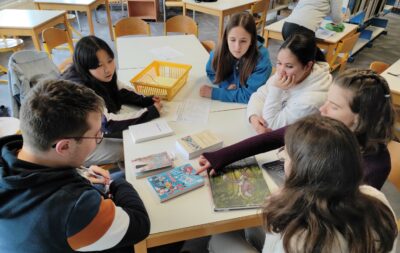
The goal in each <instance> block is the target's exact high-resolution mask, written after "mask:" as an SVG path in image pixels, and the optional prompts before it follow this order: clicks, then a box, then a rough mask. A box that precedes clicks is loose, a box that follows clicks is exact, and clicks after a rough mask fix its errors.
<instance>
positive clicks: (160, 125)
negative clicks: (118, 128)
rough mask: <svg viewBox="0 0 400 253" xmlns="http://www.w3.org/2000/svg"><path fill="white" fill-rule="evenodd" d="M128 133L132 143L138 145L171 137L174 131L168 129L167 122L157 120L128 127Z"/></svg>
mask: <svg viewBox="0 0 400 253" xmlns="http://www.w3.org/2000/svg"><path fill="white" fill-rule="evenodd" d="M129 133H130V135H131V137H132V139H133V142H134V143H140V142H145V141H149V140H153V139H158V138H161V137H165V136H169V135H173V134H174V131H173V130H172V129H171V128H170V127H169V125H168V123H167V121H165V120H164V119H158V120H155V121H150V122H147V123H143V124H138V125H132V126H129Z"/></svg>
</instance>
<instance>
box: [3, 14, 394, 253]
mask: <svg viewBox="0 0 400 253" xmlns="http://www.w3.org/2000/svg"><path fill="white" fill-rule="evenodd" d="M115 9H116V8H115ZM177 12H179V10H178V9H169V11H168V15H169V16H172V15H175V14H176V13H177ZM125 13H126V12H125ZM98 16H99V23H97V22H95V23H94V25H95V33H96V35H97V36H99V37H101V38H103V39H104V40H106V41H107V42H108V43H109V45H111V47H112V48H113V49H115V48H114V42H112V41H111V39H110V35H109V32H108V27H107V24H106V22H107V19H106V18H105V12H104V10H98ZM122 16H123V14H122V13H121V11H120V10H114V11H112V20H113V21H114V22H115V21H116V20H118V19H120V18H121V17H122ZM384 18H386V19H388V20H389V26H388V28H387V31H388V34H387V35H381V36H380V37H378V38H377V39H376V40H375V41H374V42H373V45H372V47H370V48H367V47H366V48H364V49H362V50H361V51H360V52H359V53H357V54H356V56H355V57H354V62H352V63H348V65H347V67H358V68H368V66H369V64H370V62H372V61H374V60H381V61H384V62H387V63H389V64H391V63H393V62H395V61H396V60H397V59H399V58H400V29H399V28H398V27H399V26H400V15H396V14H393V13H390V14H387V15H386V16H385V17H384ZM160 19H162V15H160ZM80 21H81V25H82V28H83V31H82V33H83V34H84V35H87V34H88V26H87V20H86V16H85V15H84V14H83V13H81V14H80ZM196 21H197V22H198V24H199V31H200V33H199V39H200V40H214V41H216V39H217V33H216V31H217V28H218V20H217V18H216V17H214V16H210V15H204V14H201V13H196ZM150 25H151V32H152V35H153V36H161V35H162V34H163V23H162V22H150ZM74 26H75V27H76V26H77V25H76V23H75V24H74ZM23 39H24V41H25V49H34V48H33V44H32V41H31V39H30V38H27V37H24V38H23ZM279 45H280V43H279V42H276V41H272V42H271V43H270V46H269V48H268V50H269V52H270V56H271V60H272V61H273V62H275V58H276V54H277V51H278V49H279ZM10 55H11V54H10V53H2V54H1V55H0V64H2V65H7V61H8V57H9V56H10ZM67 56H68V53H67V52H65V51H61V52H60V51H59V52H56V56H55V62H56V63H60V62H61V61H62V60H63V59H64V58H65V57H67ZM1 78H4V76H3V77H1ZM0 104H6V105H8V104H9V98H8V88H7V86H6V85H0ZM382 191H383V192H384V193H385V194H386V196H387V197H388V199H389V201H390V203H391V204H392V206H393V208H394V210H395V212H396V213H397V214H398V215H400V201H399V200H400V199H399V196H400V193H399V192H398V191H397V189H396V188H395V187H394V186H393V185H392V184H391V183H386V184H385V185H384V187H383V189H382ZM206 241H207V240H205V239H199V240H194V241H192V242H191V243H190V244H188V245H187V249H190V252H193V253H195V252H199V253H200V252H206ZM398 252H400V247H398Z"/></svg>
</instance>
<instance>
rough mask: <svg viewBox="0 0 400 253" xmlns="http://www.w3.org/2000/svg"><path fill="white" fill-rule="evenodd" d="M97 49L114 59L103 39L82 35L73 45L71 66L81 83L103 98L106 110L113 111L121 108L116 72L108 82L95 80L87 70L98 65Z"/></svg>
mask: <svg viewBox="0 0 400 253" xmlns="http://www.w3.org/2000/svg"><path fill="white" fill-rule="evenodd" d="M99 50H104V51H106V52H107V54H108V55H109V56H110V57H111V58H112V59H114V53H113V51H112V50H111V48H110V47H109V46H108V44H107V43H106V42H105V41H104V40H102V39H100V38H98V37H96V36H93V35H90V36H85V37H82V38H81V39H80V40H79V41H78V43H76V46H75V51H74V56H73V68H74V70H75V72H77V74H78V75H79V76H80V77H81V79H82V81H83V84H84V85H85V86H87V87H89V88H91V89H93V90H94V91H95V92H96V93H97V94H98V95H99V96H101V97H102V98H103V99H104V102H105V104H106V107H107V109H108V111H109V112H113V113H115V112H117V111H119V110H120V109H121V103H120V101H119V100H120V99H119V98H118V86H117V74H116V72H114V75H113V77H112V79H111V81H110V82H108V83H104V82H101V81H99V80H97V79H96V78H95V77H93V76H92V74H90V72H89V70H90V69H96V68H98V67H99V60H98V58H97V55H96V53H97V52H98V51H99Z"/></svg>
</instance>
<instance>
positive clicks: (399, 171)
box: [388, 141, 400, 229]
mask: <svg viewBox="0 0 400 253" xmlns="http://www.w3.org/2000/svg"><path fill="white" fill-rule="evenodd" d="M388 149H389V153H390V161H391V165H392V169H391V171H390V174H389V177H388V179H389V181H390V182H391V183H392V184H393V185H394V186H395V187H396V188H397V190H399V191H400V143H399V142H396V141H391V142H389V144H388ZM397 228H399V229H400V219H398V220H397Z"/></svg>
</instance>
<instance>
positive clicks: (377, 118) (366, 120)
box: [334, 69, 395, 154]
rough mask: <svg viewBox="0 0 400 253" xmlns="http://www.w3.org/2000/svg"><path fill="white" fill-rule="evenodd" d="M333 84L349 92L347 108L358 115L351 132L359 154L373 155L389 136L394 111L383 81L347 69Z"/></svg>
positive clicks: (388, 89)
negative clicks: (354, 137) (355, 140)
mask: <svg viewBox="0 0 400 253" xmlns="http://www.w3.org/2000/svg"><path fill="white" fill-rule="evenodd" d="M334 84H335V85H338V86H340V87H342V88H345V89H349V90H351V91H352V93H353V100H352V101H351V102H350V109H351V110H352V112H353V113H356V114H358V124H357V126H356V128H355V129H354V134H355V135H356V137H357V139H358V142H359V144H360V146H361V148H362V152H364V153H366V154H369V153H376V152H378V151H379V146H380V145H382V144H384V145H386V144H387V143H388V142H389V141H390V140H391V139H392V137H393V124H394V120H395V111H394V108H393V105H392V98H391V96H390V88H389V85H388V83H387V82H386V80H385V79H384V78H383V77H381V76H380V75H378V74H376V73H375V72H373V71H372V70H369V69H349V70H347V71H345V72H343V73H342V74H340V75H339V76H338V77H337V78H336V79H335V81H334Z"/></svg>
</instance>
